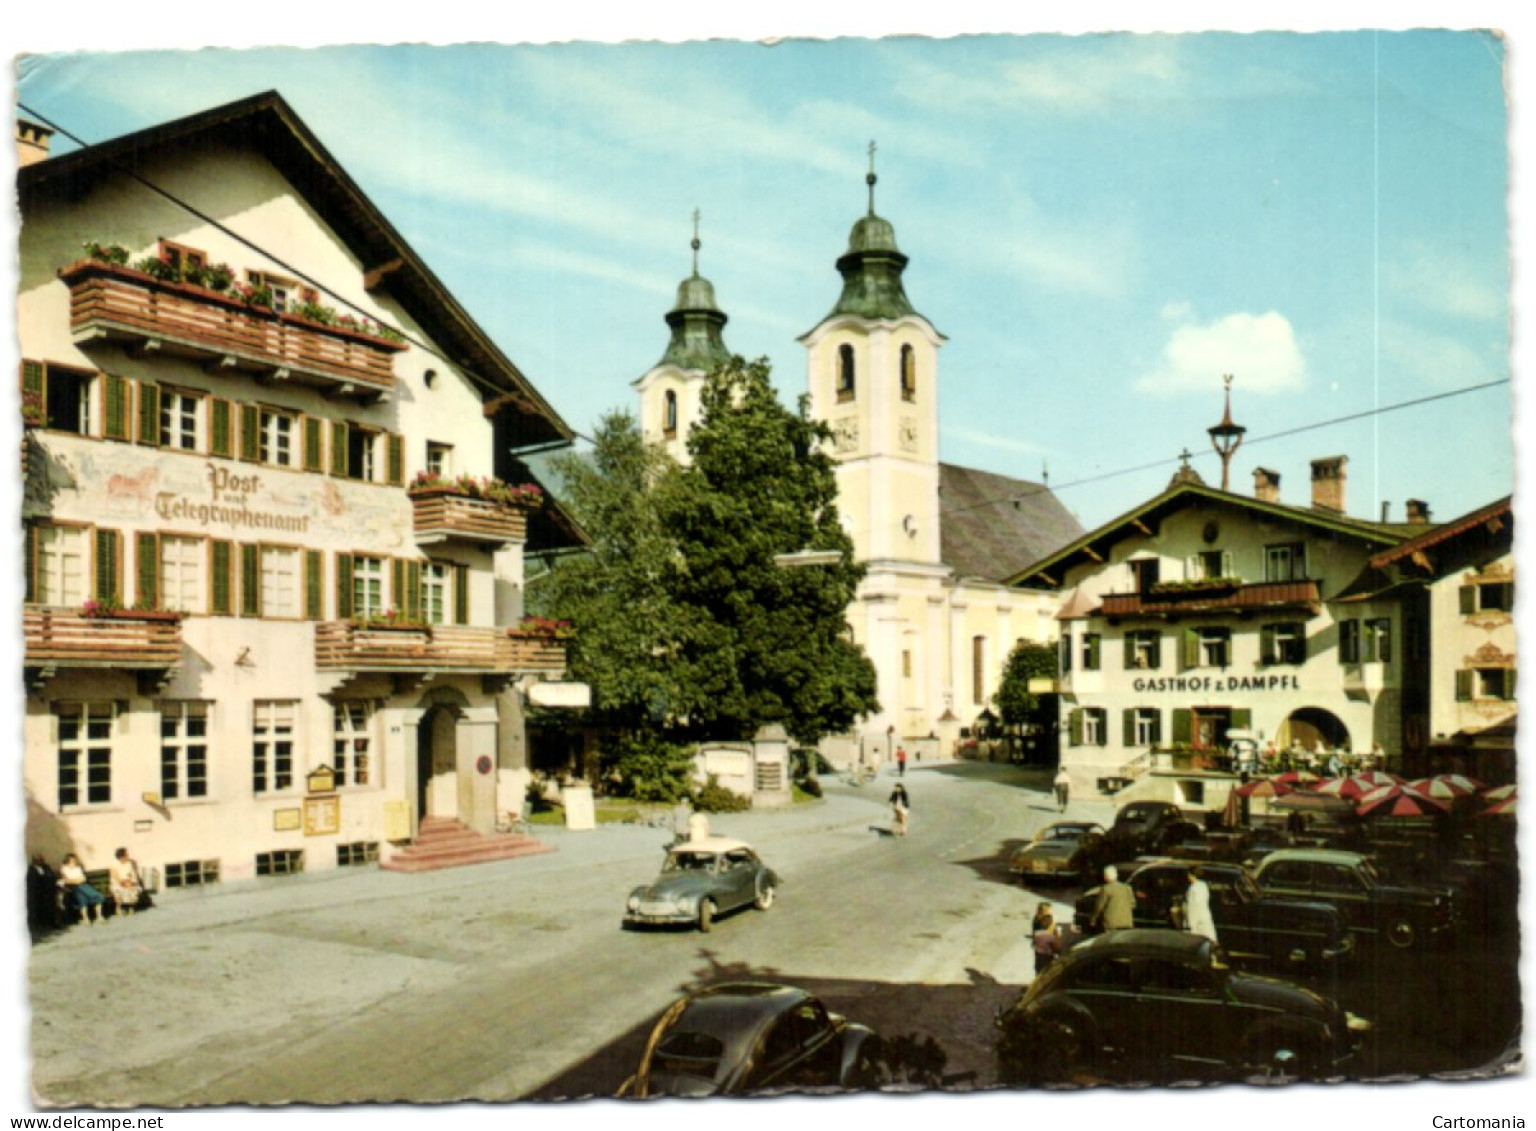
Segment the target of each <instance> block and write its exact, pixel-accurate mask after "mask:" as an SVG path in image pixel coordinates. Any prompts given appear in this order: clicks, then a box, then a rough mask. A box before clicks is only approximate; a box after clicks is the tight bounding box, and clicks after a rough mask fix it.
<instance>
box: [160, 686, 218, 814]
mask: <svg viewBox="0 0 1536 1131" xmlns="http://www.w3.org/2000/svg"><path fill="white" fill-rule="evenodd" d="M160 796H161V798H163V799H164V800H166V801H180V800H182V799H183V798H186V799H191V798H195V797H207V796H208V704H207V703H199V702H196V701H193V700H184V701H178V700H165V701H163V702H162V703H160Z"/></svg>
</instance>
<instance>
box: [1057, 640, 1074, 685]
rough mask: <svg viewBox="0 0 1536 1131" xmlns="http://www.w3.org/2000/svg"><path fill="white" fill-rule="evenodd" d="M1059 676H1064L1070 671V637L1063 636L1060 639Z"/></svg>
mask: <svg viewBox="0 0 1536 1131" xmlns="http://www.w3.org/2000/svg"><path fill="white" fill-rule="evenodd" d="M1060 651H1061V674H1062V675H1066V674H1067V673H1068V672H1070V671H1071V670H1072V637H1071V636H1070V635H1063V636H1062V638H1061V649H1060Z"/></svg>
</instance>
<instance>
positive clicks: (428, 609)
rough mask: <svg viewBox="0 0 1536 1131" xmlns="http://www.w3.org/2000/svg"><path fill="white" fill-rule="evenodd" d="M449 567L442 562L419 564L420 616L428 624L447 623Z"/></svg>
mask: <svg viewBox="0 0 1536 1131" xmlns="http://www.w3.org/2000/svg"><path fill="white" fill-rule="evenodd" d="M449 568H450V567H448V566H446V565H444V564H443V563H442V562H423V563H422V566H421V617H422V619H423V620H424V621H426V622H427V623H428V624H447V623H448V576H449Z"/></svg>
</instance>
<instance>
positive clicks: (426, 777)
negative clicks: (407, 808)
mask: <svg viewBox="0 0 1536 1131" xmlns="http://www.w3.org/2000/svg"><path fill="white" fill-rule="evenodd" d="M459 716H460V711H459V708H458V707H457V706H455V705H453V704H451V703H437V704H434V705H433V706H432V707H431V708H430V709H428V711H427V712H426V714H424V715H422V716H421V722H419V723H418V724H417V725H416V813H417V817H418V820H419V819H420V818H422V817H456V816H458V811H459V800H458V726H459Z"/></svg>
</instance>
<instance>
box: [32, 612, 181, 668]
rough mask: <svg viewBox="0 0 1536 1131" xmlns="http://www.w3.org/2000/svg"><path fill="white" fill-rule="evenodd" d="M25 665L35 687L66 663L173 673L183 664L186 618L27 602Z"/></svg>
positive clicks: (65, 665) (75, 666)
mask: <svg viewBox="0 0 1536 1131" xmlns="http://www.w3.org/2000/svg"><path fill="white" fill-rule="evenodd" d="M22 634H23V638H24V641H25V659H24V661H23V664H24V666H25V667H26V669H27V676H28V682H29V683H31V684H32V685H33V686H39V685H41V684H42V683H46V682H47V681H48V680H49V679H51V678H52V677H53V676H54V675H55V674H57V672H58V671H59V670H60V669H62V668H76V669H80V668H99V669H108V670H117V671H130V672H137V673H141V674H143V675H151V676H153V675H158V676H159V677H160V678H161V679H165V678H168V677H169V676H170V675H171V674H172V673H173V672H174V671H175V670H176V668H177V666H178V665H179V664H180V663H181V618H180V617H179V616H177V615H176V614H174V613H155V612H150V613H134V612H118V613H111V614H107V615H103V616H90V617H88V616H85V615H83V614H81V613H80V612H79V611H77V610H75V609H62V608H49V607H46V606H42V605H28V606H27V607H26V610H25V612H24V613H23V614H22Z"/></svg>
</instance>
